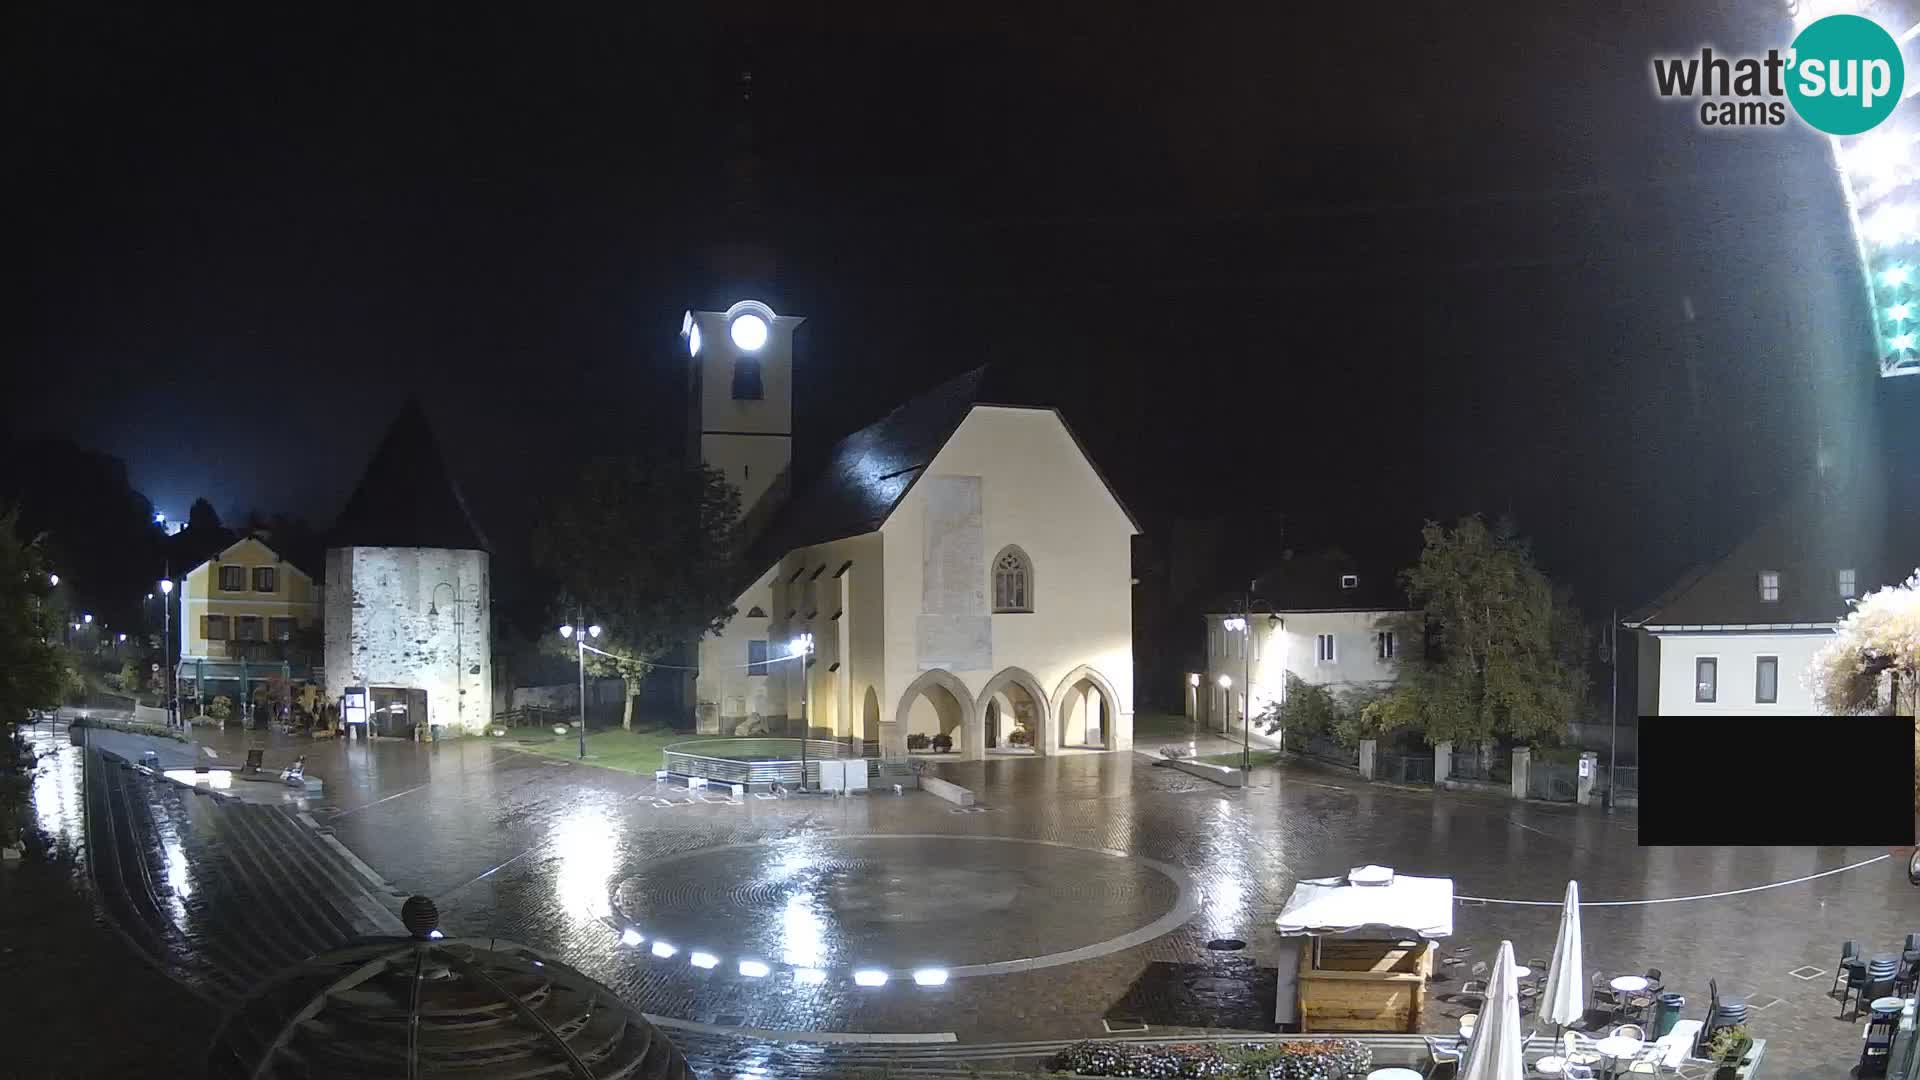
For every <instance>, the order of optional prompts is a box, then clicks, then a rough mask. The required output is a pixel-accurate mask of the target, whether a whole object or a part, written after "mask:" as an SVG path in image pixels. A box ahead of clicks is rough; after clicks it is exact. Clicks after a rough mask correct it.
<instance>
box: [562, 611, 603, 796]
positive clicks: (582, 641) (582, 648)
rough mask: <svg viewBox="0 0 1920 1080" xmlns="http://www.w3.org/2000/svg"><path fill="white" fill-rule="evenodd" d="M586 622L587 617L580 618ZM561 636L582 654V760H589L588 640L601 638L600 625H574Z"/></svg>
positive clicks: (564, 628)
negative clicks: (576, 627) (569, 639)
mask: <svg viewBox="0 0 1920 1080" xmlns="http://www.w3.org/2000/svg"><path fill="white" fill-rule="evenodd" d="M580 621H581V622H586V621H587V619H586V616H584V615H583V616H581V617H580ZM560 636H561V637H563V638H571V639H572V641H573V643H574V645H575V646H577V649H576V651H577V652H578V653H579V654H580V760H581V761H585V760H587V639H588V638H598V637H599V636H600V625H599V624H598V623H595V624H593V625H592V626H582V627H580V628H579V629H577V630H576V629H575V628H574V626H573V624H572V623H568V624H567V625H565V626H562V627H561V628H560Z"/></svg>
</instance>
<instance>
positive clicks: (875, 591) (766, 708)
mask: <svg viewBox="0 0 1920 1080" xmlns="http://www.w3.org/2000/svg"><path fill="white" fill-rule="evenodd" d="M743 319H745V320H746V322H745V323H744V324H743V323H742V320H743ZM799 323H800V320H799V319H796V318H792V317H789V316H781V315H776V314H774V313H773V312H772V311H771V310H769V309H767V308H766V307H765V306H764V305H759V304H750V303H749V304H740V305H735V306H734V307H733V308H732V309H730V310H729V311H726V312H694V313H690V314H689V315H688V317H687V319H686V322H685V324H684V325H683V334H684V336H685V337H686V338H687V345H688V348H689V350H690V352H691V354H692V355H691V361H692V367H693V369H694V371H693V381H694V387H693V394H692V401H693V402H694V411H695V416H694V421H695V427H694V430H695V431H696V432H697V433H698V435H699V445H700V451H701V456H702V460H704V461H705V462H706V463H707V464H708V465H710V466H712V467H714V468H717V469H719V470H721V471H722V472H723V473H725V474H726V476H727V479H728V480H729V481H730V482H732V483H734V484H735V485H736V486H738V487H740V488H741V490H742V493H743V506H744V508H745V511H744V512H745V520H746V522H747V526H748V528H749V529H751V530H753V538H752V539H751V540H750V542H749V548H748V552H749V554H748V556H747V558H746V562H745V566H744V567H743V570H744V571H745V572H749V573H753V574H755V575H756V576H755V577H754V578H753V580H751V581H750V582H746V583H744V586H743V589H742V591H741V593H740V595H739V597H738V599H737V600H736V601H735V607H736V609H737V612H736V614H735V615H734V617H733V619H732V620H731V621H730V622H729V623H728V624H727V626H726V628H725V629H724V631H723V632H722V633H720V634H717V635H709V636H707V637H706V638H704V639H703V640H702V641H701V643H700V647H699V668H700V670H699V675H698V677H697V678H696V680H695V687H696V694H695V700H696V705H695V708H696V722H697V724H698V727H699V730H700V731H701V732H702V733H708V734H744V733H751V732H757V731H768V732H774V733H785V732H791V733H794V734H798V733H799V732H800V731H802V730H806V731H808V732H810V733H811V734H812V735H813V736H814V737H816V738H829V737H830V738H837V739H844V740H849V741H856V740H857V741H859V742H862V743H865V744H866V746H867V747H868V749H869V751H870V752H879V753H883V754H885V755H887V756H890V757H897V756H901V755H905V754H909V753H920V752H922V751H933V750H935V749H936V748H942V747H947V746H950V747H951V750H950V752H951V753H953V754H954V755H956V756H960V757H963V758H969V759H973V758H981V757H984V756H988V755H993V754H1041V755H1050V754H1058V753H1076V752H1083V751H1099V750H1125V749H1128V748H1130V747H1131V745H1132V742H1133V711H1134V706H1133V652H1132V588H1131V583H1132V576H1131V575H1132V558H1131V545H1132V537H1133V536H1134V535H1135V534H1136V533H1138V531H1139V529H1138V526H1137V524H1136V522H1135V521H1134V519H1133V517H1132V516H1131V514H1129V512H1128V511H1127V509H1126V508H1125V507H1124V506H1123V505H1122V504H1121V502H1120V501H1119V499H1118V498H1117V497H1116V496H1115V495H1114V493H1113V491H1112V490H1111V488H1110V487H1109V486H1108V485H1107V483H1106V481H1105V479H1104V478H1103V477H1102V476H1101V475H1100V473H1099V471H1098V469H1096V468H1095V467H1094V464H1093V462H1092V461H1091V460H1090V459H1089V458H1088V456H1087V454H1086V452H1085V450H1084V448H1083V447H1082V446H1081V445H1080V443H1079V441H1078V439H1077V438H1076V437H1075V436H1074V434H1073V432H1072V430H1071V429H1069V428H1068V426H1067V424H1066V422H1065V420H1064V419H1063V418H1062V417H1061V416H1060V414H1059V413H1058V412H1057V411H1056V410H1054V409H1052V408H1047V407H1035V406H1027V405H1011V404H1004V403H1000V402H997V401H994V400H992V398H991V397H990V396H989V394H988V379H987V372H986V369H984V368H983V369H976V370H974V371H971V372H968V373H966V374H964V375H961V376H958V377H956V378H954V379H951V380H948V381H947V382H945V383H943V384H941V385H940V386H938V387H935V388H934V389H932V390H930V391H928V392H926V393H925V394H922V395H921V396H919V397H917V398H914V399H913V400H911V401H909V402H907V403H906V404H903V405H901V406H900V407H899V408H897V409H895V410H893V411H892V412H891V413H889V414H888V415H887V416H885V417H883V418H882V419H880V420H879V421H877V422H875V423H874V424H872V425H870V426H868V427H866V428H863V429H861V430H860V431H857V432H855V433H853V434H852V435H849V436H847V437H846V438H845V439H843V440H841V441H840V443H839V444H838V445H836V446H835V447H834V448H833V450H832V451H831V453H830V454H829V455H828V458H827V462H826V465H825V467H824V468H823V469H822V470H821V472H820V473H819V474H818V475H816V476H811V477H805V478H800V479H798V480H797V481H796V480H794V479H793V478H790V477H788V476H787V469H788V465H789V462H790V460H791V459H790V449H791V439H792V427H791V417H792V409H791V398H790V393H791V390H790V388H791V385H792V376H793V336H794V330H795V329H796V328H797V326H798V325H799ZM756 395H757V396H756Z"/></svg>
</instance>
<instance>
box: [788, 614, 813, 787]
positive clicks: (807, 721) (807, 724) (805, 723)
mask: <svg viewBox="0 0 1920 1080" xmlns="http://www.w3.org/2000/svg"><path fill="white" fill-rule="evenodd" d="M787 655H788V656H789V657H799V658H800V790H801V791H805V790H807V739H808V738H809V737H811V736H812V735H813V673H812V672H810V671H808V670H807V657H809V656H812V655H813V635H812V634H801V635H800V636H799V637H797V638H794V639H793V640H792V641H790V642H788V643H787Z"/></svg>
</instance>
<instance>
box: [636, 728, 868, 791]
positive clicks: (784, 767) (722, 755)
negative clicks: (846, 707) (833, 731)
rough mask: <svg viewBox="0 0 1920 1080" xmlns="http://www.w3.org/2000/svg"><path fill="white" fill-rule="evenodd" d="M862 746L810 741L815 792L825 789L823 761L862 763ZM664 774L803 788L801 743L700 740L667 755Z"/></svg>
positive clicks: (809, 779)
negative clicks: (858, 759) (855, 759)
mask: <svg viewBox="0 0 1920 1080" xmlns="http://www.w3.org/2000/svg"><path fill="white" fill-rule="evenodd" d="M863 749H864V747H862V745H861V744H860V743H858V742H855V743H852V744H848V743H845V742H830V741H827V740H825V739H808V740H806V751H805V755H804V761H805V765H804V768H805V771H806V779H805V783H806V785H807V786H809V787H813V786H818V785H819V783H820V762H821V760H822V759H830V758H848V757H861V756H863V754H862V751H863ZM661 756H662V757H663V758H664V759H665V760H664V761H663V763H662V766H661V767H662V768H664V769H666V771H667V772H669V773H672V774H673V775H675V776H698V777H704V778H705V779H707V780H710V781H713V782H715V783H721V784H796V785H797V784H800V783H801V782H802V781H801V770H802V767H803V766H802V760H803V759H802V752H801V741H800V740H799V739H695V740H693V741H691V742H683V743H674V744H673V745H672V746H669V747H667V748H666V749H665V750H663V751H661Z"/></svg>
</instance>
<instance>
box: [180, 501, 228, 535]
mask: <svg viewBox="0 0 1920 1080" xmlns="http://www.w3.org/2000/svg"><path fill="white" fill-rule="evenodd" d="M187 528H189V529H196V530H200V531H202V532H206V533H217V532H222V531H224V529H223V527H222V526H221V524H220V511H218V510H215V509H214V508H213V504H212V503H210V502H208V501H207V500H206V499H205V498H204V497H203V498H198V499H195V500H193V506H191V507H190V508H188V510H187Z"/></svg>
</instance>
